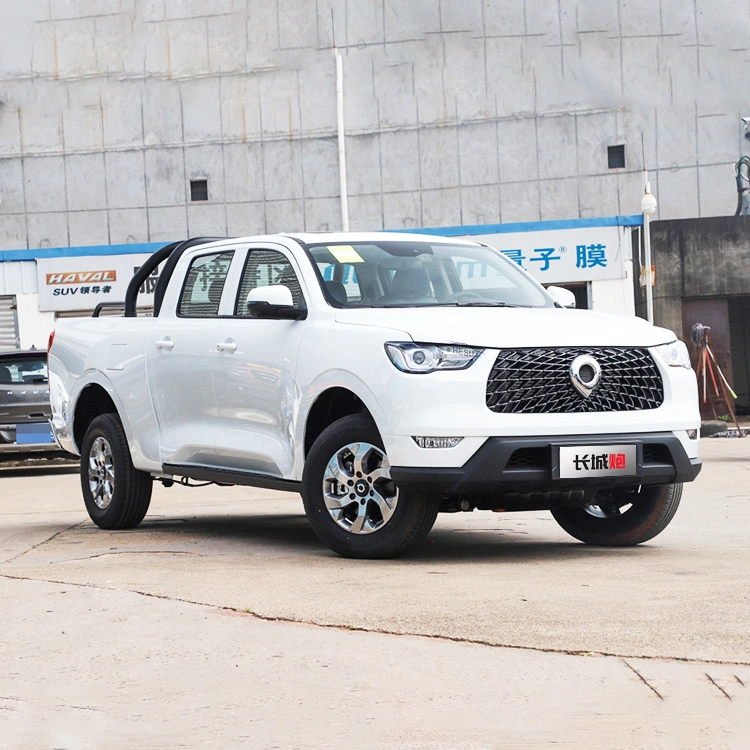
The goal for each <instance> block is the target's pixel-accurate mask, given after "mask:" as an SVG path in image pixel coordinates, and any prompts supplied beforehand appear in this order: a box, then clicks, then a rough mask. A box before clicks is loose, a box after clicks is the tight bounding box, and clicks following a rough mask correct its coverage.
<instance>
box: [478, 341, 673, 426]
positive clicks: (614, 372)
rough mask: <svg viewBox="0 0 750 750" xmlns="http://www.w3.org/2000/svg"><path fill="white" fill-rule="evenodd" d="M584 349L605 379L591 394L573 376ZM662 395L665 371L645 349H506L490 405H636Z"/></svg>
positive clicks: (657, 401)
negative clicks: (573, 366) (579, 387)
mask: <svg viewBox="0 0 750 750" xmlns="http://www.w3.org/2000/svg"><path fill="white" fill-rule="evenodd" d="M581 354H588V355H590V356H592V357H594V358H595V359H596V360H597V361H598V363H599V365H600V366H601V380H600V381H599V383H598V384H597V385H596V387H595V388H594V390H593V391H592V393H591V395H589V397H588V398H586V397H585V396H583V395H582V394H581V393H579V391H578V390H577V389H576V388H574V387H573V383H572V381H571V377H570V365H571V362H572V361H573V360H574V359H575V358H576V357H578V356H579V355H581ZM663 401H664V386H663V383H662V379H661V375H660V374H659V370H658V368H657V366H656V363H655V362H654V360H653V357H652V356H651V355H650V354H649V353H648V351H647V350H646V349H626V348H615V347H611V348H596V347H591V348H586V347H581V348H578V347H560V348H552V349H541V348H540V349H505V350H502V351H501V352H500V353H499V354H498V356H497V359H496V360H495V364H494V365H493V367H492V371H491V372H490V376H489V379H488V381H487V406H488V407H489V408H490V409H491V410H492V411H494V412H499V413H503V414H560V413H566V412H602V411H636V410H640V409H656V408H657V407H659V406H661V404H662V403H663Z"/></svg>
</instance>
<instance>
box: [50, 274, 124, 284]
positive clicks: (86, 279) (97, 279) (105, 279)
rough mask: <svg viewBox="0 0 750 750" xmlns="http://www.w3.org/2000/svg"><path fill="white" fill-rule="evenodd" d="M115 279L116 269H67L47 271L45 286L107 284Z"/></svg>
mask: <svg viewBox="0 0 750 750" xmlns="http://www.w3.org/2000/svg"><path fill="white" fill-rule="evenodd" d="M114 281H117V271H114V270H109V271H68V272H65V273H48V274H47V286H56V285H57V284H107V283H110V284H111V283H112V282H114Z"/></svg>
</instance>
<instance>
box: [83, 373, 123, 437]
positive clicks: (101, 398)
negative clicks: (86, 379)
mask: <svg viewBox="0 0 750 750" xmlns="http://www.w3.org/2000/svg"><path fill="white" fill-rule="evenodd" d="M100 414H117V415H118V416H119V412H118V409H117V406H116V404H115V402H114V399H113V398H112V396H111V395H110V393H109V392H108V391H107V389H106V388H105V387H104V386H102V385H101V384H99V383H90V384H89V385H87V386H85V387H84V388H83V390H82V391H81V393H80V394H79V396H78V399H77V400H76V405H75V411H74V412H73V440H74V441H75V444H76V447H77V448H78V450H79V451H80V450H81V446H82V445H83V438H84V436H85V435H86V430H88V428H89V425H90V424H91V422H92V421H93V420H94V419H96V417H98V416H99V415H100Z"/></svg>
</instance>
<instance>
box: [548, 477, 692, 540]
mask: <svg viewBox="0 0 750 750" xmlns="http://www.w3.org/2000/svg"><path fill="white" fill-rule="evenodd" d="M681 497H682V485H681V484H665V485H659V486H645V487H640V488H639V489H637V490H625V489H617V490H611V491H609V492H600V493H599V494H598V496H597V499H596V504H595V505H587V506H586V507H584V508H557V509H555V510H553V511H552V515H553V516H554V518H555V520H556V521H557V522H558V523H559V524H560V526H562V528H563V529H565V531H567V532H568V534H570V535H571V536H574V537H575V538H576V539H580V541H582V542H586V544H594V545H597V546H599V547H630V546H633V545H635V544H641V543H642V542H647V541H648V540H649V539H653V538H654V537H655V536H656V535H657V534H660V533H661V532H662V531H664V529H665V528H666V527H667V526H668V525H669V522H670V521H671V520H672V518H673V516H674V514H675V513H676V512H677V507H678V506H679V504H680V498H681Z"/></svg>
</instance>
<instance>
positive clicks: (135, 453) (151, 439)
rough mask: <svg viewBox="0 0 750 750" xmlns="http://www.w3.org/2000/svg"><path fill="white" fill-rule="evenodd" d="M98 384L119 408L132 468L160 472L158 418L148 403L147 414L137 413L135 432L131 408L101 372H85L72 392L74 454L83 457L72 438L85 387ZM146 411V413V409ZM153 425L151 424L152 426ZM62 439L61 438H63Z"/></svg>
mask: <svg viewBox="0 0 750 750" xmlns="http://www.w3.org/2000/svg"><path fill="white" fill-rule="evenodd" d="M92 385H98V386H100V387H101V388H103V389H104V390H105V391H106V393H107V395H108V396H109V397H110V398H111V399H112V402H113V403H114V405H115V408H116V409H117V415H118V416H119V417H120V421H121V422H122V426H123V429H124V430H125V436H126V437H127V440H128V445H129V446H130V453H131V457H132V459H133V465H134V466H135V467H136V468H137V469H141V470H142V471H156V472H161V461H160V460H159V442H158V440H159V432H158V428H157V425H156V418H155V417H154V415H153V408H152V406H151V402H150V400H149V407H148V412H149V413H150V419H149V418H148V415H147V414H143V413H142V414H137V415H136V418H137V421H138V422H139V425H138V429H137V430H134V429H133V425H132V422H131V415H132V413H133V412H132V409H130V410H128V409H126V408H125V406H124V404H123V401H122V399H121V397H120V395H119V393H118V391H117V389H116V388H115V387H114V385H113V384H112V381H111V380H110V379H109V378H108V377H107V376H106V375H105V374H104V373H102V372H101V371H100V370H96V369H88V370H85V371H84V372H82V373H81V374H80V375H79V376H78V377H77V378H76V381H75V385H74V387H73V390H72V391H71V393H70V397H69V402H68V403H69V406H68V419H67V422H68V423H69V424H68V431H69V441H70V443H71V444H72V445H73V446H74V447H75V449H76V450H75V452H76V453H77V454H79V455H80V447H79V446H77V445H75V440H74V438H73V419H74V415H75V412H76V408H77V406H78V401H79V399H80V397H81V395H82V394H83V392H84V391H85V390H86V388H88V387H90V386H92ZM144 411H145V410H144ZM149 422H150V424H149ZM61 440H62V438H61Z"/></svg>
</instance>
